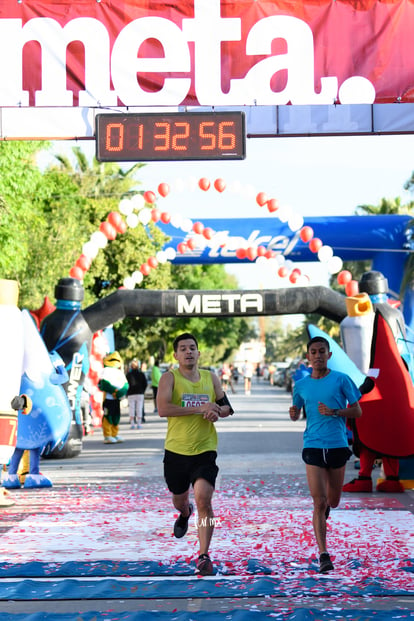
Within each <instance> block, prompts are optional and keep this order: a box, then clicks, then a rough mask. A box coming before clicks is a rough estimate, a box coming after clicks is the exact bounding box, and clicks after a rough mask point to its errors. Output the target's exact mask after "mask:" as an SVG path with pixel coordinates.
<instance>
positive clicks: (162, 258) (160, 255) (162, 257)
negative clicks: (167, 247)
mask: <svg viewBox="0 0 414 621" xmlns="http://www.w3.org/2000/svg"><path fill="white" fill-rule="evenodd" d="M155 258H156V259H157V261H158V263H166V262H167V261H168V257H167V253H166V252H165V251H164V250H158V252H157V254H156V255H155Z"/></svg>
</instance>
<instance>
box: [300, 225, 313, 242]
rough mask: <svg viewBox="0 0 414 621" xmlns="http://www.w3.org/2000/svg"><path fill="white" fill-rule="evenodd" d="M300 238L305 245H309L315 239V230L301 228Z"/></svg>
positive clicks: (309, 227)
mask: <svg viewBox="0 0 414 621" xmlns="http://www.w3.org/2000/svg"><path fill="white" fill-rule="evenodd" d="M299 237H300V238H301V240H302V241H303V242H305V243H308V242H309V241H310V240H311V239H312V237H313V228H312V227H311V226H304V227H303V228H301V230H300V233H299Z"/></svg>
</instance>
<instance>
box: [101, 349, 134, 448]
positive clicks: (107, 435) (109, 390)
mask: <svg viewBox="0 0 414 621" xmlns="http://www.w3.org/2000/svg"><path fill="white" fill-rule="evenodd" d="M103 364H104V369H103V371H102V375H101V379H100V380H99V383H98V388H99V390H102V391H103V392H104V393H105V395H104V400H103V417H102V431H103V435H104V443H105V444H114V443H115V442H123V438H121V436H120V435H119V434H118V431H119V421H120V419H121V403H120V402H121V399H123V398H124V397H125V396H126V394H127V391H128V381H127V378H126V377H125V374H124V372H123V370H122V367H123V364H122V359H121V356H120V355H119V353H118V352H117V351H114V352H112V353H110V354H108V355H107V356H105V358H104V359H103Z"/></svg>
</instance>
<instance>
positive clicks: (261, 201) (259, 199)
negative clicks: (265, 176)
mask: <svg viewBox="0 0 414 621" xmlns="http://www.w3.org/2000/svg"><path fill="white" fill-rule="evenodd" d="M256 203H257V204H258V205H259V206H260V207H263V205H266V203H267V195H266V194H265V192H259V194H258V195H257V196H256Z"/></svg>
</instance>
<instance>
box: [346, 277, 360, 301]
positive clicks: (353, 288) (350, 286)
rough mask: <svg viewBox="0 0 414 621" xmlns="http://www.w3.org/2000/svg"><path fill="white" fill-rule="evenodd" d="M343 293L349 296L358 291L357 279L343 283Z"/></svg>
mask: <svg viewBox="0 0 414 621" xmlns="http://www.w3.org/2000/svg"><path fill="white" fill-rule="evenodd" d="M345 293H346V295H347V296H348V297H349V298H351V297H352V296H354V295H356V294H357V293H359V285H358V281H357V280H350V281H349V282H347V283H346V285H345Z"/></svg>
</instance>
